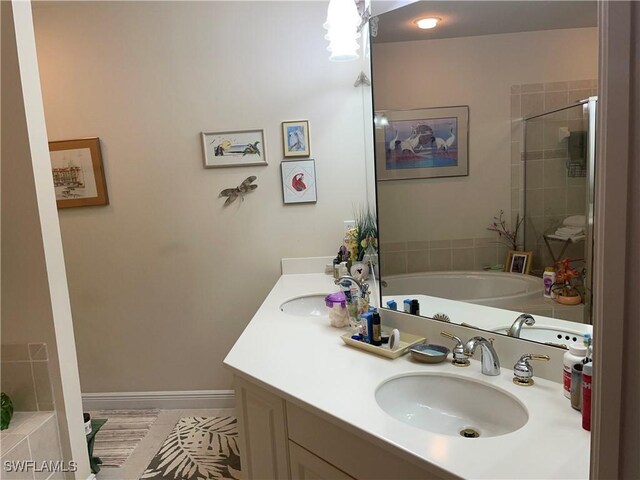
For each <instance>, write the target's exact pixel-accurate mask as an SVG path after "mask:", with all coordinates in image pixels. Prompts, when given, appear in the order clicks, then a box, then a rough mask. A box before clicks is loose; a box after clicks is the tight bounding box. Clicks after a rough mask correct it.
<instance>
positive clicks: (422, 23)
mask: <svg viewBox="0 0 640 480" xmlns="http://www.w3.org/2000/svg"><path fill="white" fill-rule="evenodd" d="M440 20H442V19H441V18H438V17H429V18H421V19H420V20H416V25H418V27H419V28H422V29H423V30H428V29H430V28H435V26H436V25H438V22H440Z"/></svg>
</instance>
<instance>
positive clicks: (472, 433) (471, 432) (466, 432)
mask: <svg viewBox="0 0 640 480" xmlns="http://www.w3.org/2000/svg"><path fill="white" fill-rule="evenodd" d="M460 435H461V436H463V437H464V438H478V437H479V436H480V432H478V431H477V430H476V429H475V428H465V429H463V430H460Z"/></svg>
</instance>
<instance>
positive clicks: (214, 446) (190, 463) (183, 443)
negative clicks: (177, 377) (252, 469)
mask: <svg viewBox="0 0 640 480" xmlns="http://www.w3.org/2000/svg"><path fill="white" fill-rule="evenodd" d="M141 478H142V479H152V480H164V479H167V480H168V479H172V480H175V479H180V480H210V479H223V478H232V479H239V478H240V452H239V451H238V428H237V420H236V418H235V417H184V418H181V419H180V420H179V421H178V423H177V424H176V426H175V427H174V428H173V430H172V432H171V433H170V434H169V436H168V437H167V439H166V440H165V441H164V443H163V444H162V447H160V450H159V451H158V453H156V455H155V457H153V459H152V460H151V463H150V464H149V466H148V467H147V469H146V470H145V472H144V473H143V474H142V477H141Z"/></svg>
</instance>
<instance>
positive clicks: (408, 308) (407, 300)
mask: <svg viewBox="0 0 640 480" xmlns="http://www.w3.org/2000/svg"><path fill="white" fill-rule="evenodd" d="M402 305H403V306H404V311H405V313H411V299H410V298H405V299H404V300H403V302H402Z"/></svg>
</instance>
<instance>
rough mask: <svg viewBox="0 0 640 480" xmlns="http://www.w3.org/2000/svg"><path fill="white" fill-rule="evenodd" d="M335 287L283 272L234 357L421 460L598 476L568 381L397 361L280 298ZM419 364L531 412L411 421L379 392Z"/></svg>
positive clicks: (451, 468)
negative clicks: (503, 428)
mask: <svg viewBox="0 0 640 480" xmlns="http://www.w3.org/2000/svg"><path fill="white" fill-rule="evenodd" d="M334 291H337V288H336V286H335V285H334V283H333V278H332V277H331V276H329V275H324V274H296V275H283V276H281V277H280V279H279V280H278V282H277V283H276V285H275V286H274V288H273V290H272V291H271V293H270V294H269V296H268V297H267V298H266V299H265V301H264V303H263V304H262V306H261V307H260V309H259V310H258V312H257V313H256V315H255V316H254V318H253V319H252V321H251V322H250V323H249V325H248V326H247V328H246V329H245V331H244V332H243V333H242V335H241V336H240V338H239V339H238V341H237V342H236V344H235V345H234V346H233V348H232V349H231V351H230V352H229V354H228V355H227V357H226V359H225V361H224V363H225V365H227V366H229V367H230V368H232V369H233V370H234V371H236V373H239V374H242V375H244V376H248V377H252V378H254V379H257V380H259V381H260V382H262V383H264V384H266V385H268V386H270V387H271V388H272V389H274V390H276V391H278V392H279V393H280V394H281V395H282V396H283V397H284V398H286V399H288V400H290V401H293V402H295V403H297V404H298V405H301V406H305V405H308V406H311V407H313V408H315V409H317V410H320V411H321V412H324V413H325V414H327V415H329V416H330V417H333V418H334V419H336V420H338V421H339V424H340V425H342V426H343V427H344V428H346V429H350V430H351V431H355V432H357V433H359V434H360V435H362V434H363V432H365V433H366V434H367V435H370V436H371V437H373V438H375V439H379V440H380V441H383V442H385V443H387V444H389V445H392V446H394V447H396V448H397V449H399V450H400V451H402V452H405V453H406V454H409V455H410V457H411V458H412V460H414V463H418V464H420V462H424V461H426V462H429V463H431V464H433V465H436V466H437V467H439V468H441V469H444V470H446V471H448V472H451V473H452V474H454V475H457V476H459V477H463V478H509V479H524V478H535V479H543V478H563V479H566V478H588V477H589V448H590V447H589V445H590V434H589V432H586V431H584V430H583V429H582V427H581V415H580V412H578V411H575V410H573V409H572V408H571V405H570V403H569V400H568V399H566V398H565V397H564V396H563V394H562V386H561V385H560V384H558V383H555V382H551V381H549V380H545V379H542V378H536V384H535V385H534V386H532V387H526V388H525V387H518V386H516V385H514V384H513V382H512V376H513V373H512V371H511V370H508V369H505V368H503V369H502V370H503V372H502V374H501V375H499V376H497V377H489V376H486V375H482V374H481V373H480V364H479V362H477V361H475V360H472V365H471V366H470V367H468V368H463V369H460V368H456V367H454V366H452V365H451V364H450V362H445V363H441V364H438V365H426V364H423V363H416V362H413V361H412V360H411V359H410V358H409V355H405V356H403V357H400V358H398V359H396V360H388V359H386V358H383V357H379V356H376V355H373V354H369V353H367V352H364V351H361V350H359V349H355V348H352V347H349V346H347V345H345V344H344V343H343V341H342V340H341V339H340V335H341V334H343V333H345V331H346V330H343V329H336V328H333V327H331V326H330V325H329V322H328V319H327V318H323V317H317V318H312V317H297V316H293V315H289V314H286V313H283V312H281V311H280V305H281V304H283V303H284V302H286V301H287V300H290V299H292V298H295V297H299V296H303V295H309V294H326V293H330V292H334ZM471 307H473V306H471ZM511 313H512V312H511ZM383 318H384V317H383ZM383 323H384V321H383ZM431 340H432V341H434V343H441V344H442V343H446V342H443V341H440V340H439V339H431ZM499 353H500V351H498V354H499ZM410 372H434V373H435V372H441V373H446V374H451V375H461V376H465V377H468V378H473V379H477V380H480V381H483V382H486V383H487V384H490V385H493V386H495V387H499V388H501V389H503V390H505V391H507V392H509V393H511V394H512V395H514V396H515V397H517V398H518V399H519V400H520V401H521V402H522V403H523V404H524V405H525V406H526V408H527V410H528V413H529V421H528V423H527V424H526V425H525V426H524V427H522V428H521V429H519V430H517V431H515V432H513V433H510V434H508V435H502V436H498V437H489V438H479V439H466V438H462V437H459V436H449V435H441V434H435V433H431V432H428V431H423V430H420V429H418V428H415V427H412V426H409V425H406V424H404V423H402V422H400V421H398V420H396V419H394V418H392V417H391V416H390V415H388V414H387V413H385V412H384V411H383V410H382V409H381V408H380V407H379V406H378V404H377V403H376V400H375V391H376V389H377V387H378V386H379V385H380V384H381V383H382V382H383V381H385V380H386V379H388V378H390V377H393V376H397V375H399V374H404V373H410ZM376 443H378V444H379V441H376ZM392 450H393V449H392ZM396 452H397V451H396Z"/></svg>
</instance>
